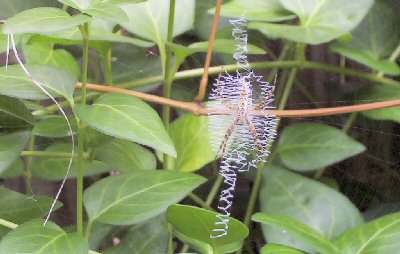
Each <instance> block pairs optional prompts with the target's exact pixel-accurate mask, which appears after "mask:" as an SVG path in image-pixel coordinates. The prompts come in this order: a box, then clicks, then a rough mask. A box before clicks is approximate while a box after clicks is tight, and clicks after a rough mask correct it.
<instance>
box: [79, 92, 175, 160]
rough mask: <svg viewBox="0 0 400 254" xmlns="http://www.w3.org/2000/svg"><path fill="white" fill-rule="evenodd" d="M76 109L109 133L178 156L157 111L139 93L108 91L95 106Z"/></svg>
mask: <svg viewBox="0 0 400 254" xmlns="http://www.w3.org/2000/svg"><path fill="white" fill-rule="evenodd" d="M75 110H76V114H77V115H78V117H79V119H81V120H82V121H83V122H85V123H86V124H88V125H90V126H91V127H93V128H95V129H97V130H99V131H101V132H103V133H105V134H107V135H110V136H114V137H117V138H122V139H125V140H129V141H133V142H137V143H140V144H143V145H146V146H150V147H152V148H154V149H157V150H159V151H161V152H163V153H166V154H169V155H171V156H174V157H176V151H175V148H174V145H173V143H172V141H171V139H170V137H169V136H168V133H167V131H166V130H165V128H164V125H163V123H162V122H161V119H160V117H159V116H158V114H157V112H156V111H154V109H152V108H151V107H150V106H149V105H148V104H147V103H145V102H143V101H142V100H140V99H138V98H136V97H133V96H130V95H126V94H105V95H102V96H101V97H99V98H98V99H97V100H96V101H95V103H94V104H93V105H92V106H88V105H76V107H75Z"/></svg>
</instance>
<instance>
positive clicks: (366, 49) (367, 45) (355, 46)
mask: <svg viewBox="0 0 400 254" xmlns="http://www.w3.org/2000/svg"><path fill="white" fill-rule="evenodd" d="M396 5H397V10H396V7H395V6H396ZM398 10H400V4H399V3H398V2H392V1H390V2H389V1H386V2H385V1H375V4H374V5H373V7H372V8H371V10H370V11H369V13H368V15H367V16H366V17H365V19H364V20H363V22H361V24H360V25H359V26H358V27H357V28H356V29H354V30H353V31H352V32H351V34H352V39H351V40H350V41H337V42H336V43H335V44H334V45H332V46H331V50H333V51H334V52H337V53H339V54H342V55H344V56H346V57H348V58H351V59H353V60H355V61H357V62H359V63H362V64H364V65H366V66H368V67H371V68H372V69H375V70H378V71H382V72H384V73H387V74H391V75H398V74H400V66H399V65H398V64H397V63H396V62H395V61H390V60H388V59H387V58H388V57H389V56H390V55H391V54H392V52H393V51H394V50H395V49H396V46H397V45H398V43H399V41H400V29H393V27H395V26H396V25H397V24H399V23H400V16H399V15H398ZM383 13H384V15H385V18H384V19H382V14H383Z"/></svg>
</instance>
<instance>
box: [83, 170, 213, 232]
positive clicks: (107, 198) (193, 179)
mask: <svg viewBox="0 0 400 254" xmlns="http://www.w3.org/2000/svg"><path fill="white" fill-rule="evenodd" d="M204 181H205V179H204V178H203V177H201V176H198V175H195V174H190V173H182V172H176V171H147V170H146V171H136V172H132V173H126V174H121V175H118V176H112V177H107V178H103V179H102V180H100V181H98V182H96V183H95V184H94V185H92V186H90V187H89V188H87V189H86V191H85V193H84V204H85V208H86V211H87V213H88V215H89V220H91V221H100V222H103V223H107V224H112V225H129V224H135V223H140V222H142V221H144V220H147V219H150V218H153V217H155V216H157V215H158V214H160V213H162V212H163V211H165V210H166V209H167V207H168V206H169V205H171V204H174V203H176V202H178V201H179V200H181V199H182V198H184V197H185V196H186V195H187V194H188V193H189V192H190V191H192V190H193V189H194V188H196V187H197V186H199V185H200V184H202V183H203V182H204Z"/></svg>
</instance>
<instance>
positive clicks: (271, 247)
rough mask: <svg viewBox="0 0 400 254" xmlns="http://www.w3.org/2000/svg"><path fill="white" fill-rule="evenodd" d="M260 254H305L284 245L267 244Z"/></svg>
mask: <svg viewBox="0 0 400 254" xmlns="http://www.w3.org/2000/svg"><path fill="white" fill-rule="evenodd" d="M261 254H305V252H302V251H300V250H297V249H294V248H290V247H287V246H284V245H279V244H273V243H269V244H267V245H265V246H264V247H263V248H262V249H261Z"/></svg>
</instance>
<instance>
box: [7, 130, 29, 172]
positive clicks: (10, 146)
mask: <svg viewBox="0 0 400 254" xmlns="http://www.w3.org/2000/svg"><path fill="white" fill-rule="evenodd" d="M29 134H30V133H29V131H19V132H13V133H9V134H3V135H0V173H1V172H3V171H4V170H6V169H7V168H8V167H10V166H11V165H12V164H13V163H14V161H15V160H16V159H17V158H18V157H19V155H20V154H21V152H22V150H23V149H24V147H25V146H26V144H27V143H28V140H29V136H30V135H29Z"/></svg>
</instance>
